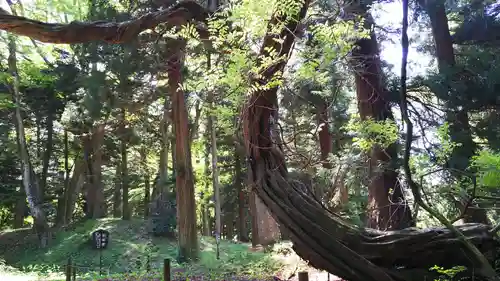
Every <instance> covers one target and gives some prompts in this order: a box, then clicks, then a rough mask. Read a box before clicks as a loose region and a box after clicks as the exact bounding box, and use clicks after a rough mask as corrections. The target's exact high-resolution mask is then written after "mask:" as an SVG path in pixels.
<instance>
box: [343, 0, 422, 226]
mask: <svg viewBox="0 0 500 281" xmlns="http://www.w3.org/2000/svg"><path fill="white" fill-rule="evenodd" d="M353 8H354V9H357V12H358V15H360V14H361V15H362V16H363V17H364V18H365V24H366V25H367V26H366V27H368V28H370V30H371V29H372V26H373V24H374V23H373V19H372V17H371V15H370V14H369V13H368V12H367V11H366V7H362V6H361V5H360V6H358V7H353ZM352 59H353V66H354V68H355V83H356V94H357V100H358V109H359V115H360V117H361V120H363V121H364V120H367V119H369V118H371V119H373V120H375V121H384V120H394V117H393V115H392V112H391V108H390V105H389V102H388V101H387V100H386V90H385V87H384V82H383V73H382V69H381V62H380V56H379V49H378V44H377V38H376V37H375V33H374V32H373V31H372V32H371V34H370V37H369V38H362V39H359V40H358V41H357V42H356V44H355V47H354V49H353V51H352ZM396 163H397V147H396V144H395V143H394V144H391V145H389V147H387V148H382V147H380V146H379V145H374V146H373V147H372V148H371V151H370V153H369V183H368V214H367V217H368V219H367V226H368V227H370V228H375V229H381V230H394V229H403V228H406V227H409V226H411V225H412V216H411V212H410V208H409V207H408V204H407V203H406V201H405V199H404V196H403V192H402V188H401V185H400V184H399V180H398V173H397V172H396V170H397V166H396ZM391 190H392V194H391Z"/></svg>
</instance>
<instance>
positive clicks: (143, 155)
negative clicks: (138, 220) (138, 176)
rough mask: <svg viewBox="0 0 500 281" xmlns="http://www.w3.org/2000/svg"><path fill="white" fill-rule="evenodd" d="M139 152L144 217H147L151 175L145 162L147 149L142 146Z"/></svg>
mask: <svg viewBox="0 0 500 281" xmlns="http://www.w3.org/2000/svg"><path fill="white" fill-rule="evenodd" d="M139 152H140V154H141V164H142V167H143V173H144V203H143V204H144V219H147V218H148V217H149V203H150V200H151V175H150V173H149V168H148V162H147V158H148V155H147V149H146V148H145V147H142V148H141V149H140V151H139Z"/></svg>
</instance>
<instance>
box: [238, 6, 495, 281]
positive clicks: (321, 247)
mask: <svg viewBox="0 0 500 281" xmlns="http://www.w3.org/2000/svg"><path fill="white" fill-rule="evenodd" d="M308 4H309V2H308V1H305V3H304V6H303V8H302V10H301V12H300V14H299V15H298V17H296V18H298V19H303V18H304V16H305V13H306V10H307V6H308ZM277 21H283V19H272V20H271V24H273V23H274V22H277ZM296 28H297V23H296V22H291V23H289V24H288V25H287V26H286V28H285V29H283V31H282V32H281V34H279V37H280V39H281V42H283V43H282V44H277V43H276V41H274V40H273V37H274V36H276V35H270V34H268V35H267V36H266V37H265V39H264V43H263V46H262V48H261V55H263V56H268V53H267V51H266V50H269V49H274V50H277V51H278V55H284V54H288V53H289V52H290V50H291V46H292V44H293V40H294V37H295V34H294V33H295V32H296V31H297V30H296ZM359 43H368V44H371V43H373V41H372V40H371V39H368V40H366V41H364V42H359ZM368 47H369V48H367V49H368V50H373V49H372V48H371V46H370V45H368ZM365 50H366V49H365ZM372 54H373V53H372ZM284 65H285V62H284V61H281V62H279V63H277V64H275V65H273V66H272V67H269V68H267V69H266V71H264V72H263V73H261V76H260V78H261V79H260V80H259V81H253V82H255V83H258V84H260V85H262V84H265V83H266V82H267V81H269V80H270V79H271V78H272V76H273V75H275V74H276V73H278V72H280V71H282V70H283V68H284ZM376 78H377V79H378V78H380V77H379V76H377V77H376ZM379 87H380V86H379ZM276 92H277V88H272V89H265V90H260V91H257V92H255V93H253V95H252V96H251V98H250V99H249V101H248V103H247V108H246V109H245V110H244V116H243V120H244V136H245V144H246V148H247V153H248V156H249V160H250V168H251V177H252V179H253V182H254V183H255V184H254V185H253V187H254V191H255V192H256V193H257V194H258V196H259V198H260V199H261V200H262V201H263V202H264V204H265V205H267V206H268V208H269V209H270V210H271V211H272V213H273V215H274V216H275V218H276V219H277V220H278V221H279V222H280V223H281V225H282V226H284V227H285V228H286V229H287V232H288V233H289V235H290V238H291V240H292V241H293V243H294V249H295V251H296V252H297V253H298V254H299V255H300V256H301V257H302V258H304V259H306V260H308V261H309V262H310V264H311V265H313V266H315V267H317V268H320V269H324V270H327V271H329V272H331V273H333V274H336V275H337V276H339V277H342V278H345V279H347V280H350V281H358V280H359V281H375V280H376V281H382V280H423V278H434V277H435V276H433V275H434V273H432V272H430V271H429V270H428V269H429V268H430V267H432V266H434V265H440V266H443V267H445V268H449V267H452V266H456V265H457V264H460V265H466V266H468V267H469V268H470V269H472V268H474V265H473V264H471V263H470V259H469V257H468V256H467V254H465V253H466V252H467V251H466V250H465V247H464V246H463V243H462V242H461V241H460V240H459V239H457V238H455V236H454V234H452V233H451V232H450V231H449V230H447V229H430V230H426V231H425V230H418V229H416V228H408V229H405V230H401V231H393V232H380V231H376V230H373V229H365V230H362V229H359V228H356V227H353V226H351V225H349V224H347V223H346V222H344V221H343V220H342V219H341V218H340V217H339V216H338V215H336V214H334V213H330V212H328V211H327V210H326V209H325V208H324V207H323V205H322V204H321V203H320V202H318V201H317V200H315V199H314V198H313V197H312V196H311V194H310V192H309V191H308V190H307V189H306V188H304V186H303V185H301V184H300V183H299V182H297V181H289V180H288V172H287V169H286V165H285V161H284V155H283V153H282V152H281V150H280V149H279V148H278V147H277V145H276V141H273V138H274V137H277V136H273V135H272V133H271V131H272V130H271V127H272V125H271V124H270V121H269V120H270V119H271V120H272V118H273V117H274V115H275V114H276V110H277V96H276ZM379 109H380V108H379ZM377 152H378V151H376V153H377ZM375 156H376V157H381V156H380V155H375ZM460 230H461V231H463V232H464V234H465V235H466V236H467V237H469V238H470V239H471V241H472V243H474V244H475V245H477V246H478V247H479V248H480V249H481V251H483V252H485V253H487V254H490V255H489V257H490V258H491V257H492V256H491V254H492V251H491V250H492V249H494V248H497V247H498V246H499V244H498V241H497V240H496V239H495V238H494V237H492V236H491V235H490V234H488V227H487V226H484V225H474V224H472V225H470V224H469V225H464V226H462V227H461V229H460Z"/></svg>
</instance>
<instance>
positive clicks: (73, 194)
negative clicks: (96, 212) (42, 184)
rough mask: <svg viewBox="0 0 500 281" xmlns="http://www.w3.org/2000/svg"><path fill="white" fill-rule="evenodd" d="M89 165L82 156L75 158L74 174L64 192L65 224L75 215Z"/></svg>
mask: <svg viewBox="0 0 500 281" xmlns="http://www.w3.org/2000/svg"><path fill="white" fill-rule="evenodd" d="M87 166H88V165H87V164H86V161H85V160H84V159H82V158H81V156H80V157H78V158H77V159H75V164H74V168H73V174H72V175H71V179H70V180H69V183H68V189H67V192H66V193H65V194H64V197H65V198H64V201H65V208H64V209H65V211H64V212H65V215H64V217H65V221H64V222H63V225H64V224H67V223H69V222H70V220H71V218H72V217H73V212H74V210H75V204H76V200H77V198H78V195H79V194H80V193H81V191H82V189H83V186H84V185H85V181H86V180H85V178H86V176H87V174H88V171H87Z"/></svg>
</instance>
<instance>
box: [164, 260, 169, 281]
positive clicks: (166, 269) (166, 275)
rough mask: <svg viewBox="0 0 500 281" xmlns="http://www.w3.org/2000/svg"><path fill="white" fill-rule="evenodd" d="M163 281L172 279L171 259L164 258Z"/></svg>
mask: <svg viewBox="0 0 500 281" xmlns="http://www.w3.org/2000/svg"><path fill="white" fill-rule="evenodd" d="M163 281H170V259H165V260H163Z"/></svg>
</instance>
